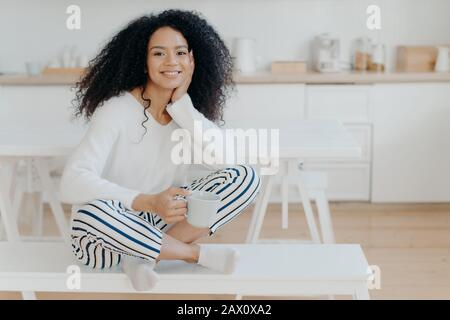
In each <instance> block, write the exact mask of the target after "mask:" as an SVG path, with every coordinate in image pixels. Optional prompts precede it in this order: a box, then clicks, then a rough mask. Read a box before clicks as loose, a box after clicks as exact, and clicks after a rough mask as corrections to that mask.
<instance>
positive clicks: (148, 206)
mask: <svg viewBox="0 0 450 320" xmlns="http://www.w3.org/2000/svg"><path fill="white" fill-rule="evenodd" d="M190 194H191V191H189V190H186V189H183V188H178V187H170V188H168V189H166V190H164V191H162V192H160V193H157V194H152V195H148V194H140V195H138V196H137V197H136V198H135V199H134V201H133V204H132V208H133V210H135V211H145V212H154V213H156V214H157V215H158V216H160V217H161V219H163V220H164V222H165V223H174V222H179V221H182V220H184V219H185V218H186V214H187V203H186V201H184V200H178V199H176V196H177V195H182V196H188V195H190Z"/></svg>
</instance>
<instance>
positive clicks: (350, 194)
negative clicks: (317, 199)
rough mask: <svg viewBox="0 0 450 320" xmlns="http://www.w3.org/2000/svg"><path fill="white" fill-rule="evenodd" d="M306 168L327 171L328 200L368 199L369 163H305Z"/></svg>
mask: <svg viewBox="0 0 450 320" xmlns="http://www.w3.org/2000/svg"><path fill="white" fill-rule="evenodd" d="M308 169H309V170H315V171H323V172H326V173H327V176H328V190H327V196H328V198H329V199H330V200H370V170H371V165H370V163H365V162H347V163H337V162H323V163H319V162H316V163H314V162H311V163H305V170H308Z"/></svg>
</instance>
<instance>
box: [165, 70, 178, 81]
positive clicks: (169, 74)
mask: <svg viewBox="0 0 450 320" xmlns="http://www.w3.org/2000/svg"><path fill="white" fill-rule="evenodd" d="M161 73H162V74H163V76H165V77H166V78H170V79H174V78H177V77H178V76H179V75H180V74H181V71H163V72H161Z"/></svg>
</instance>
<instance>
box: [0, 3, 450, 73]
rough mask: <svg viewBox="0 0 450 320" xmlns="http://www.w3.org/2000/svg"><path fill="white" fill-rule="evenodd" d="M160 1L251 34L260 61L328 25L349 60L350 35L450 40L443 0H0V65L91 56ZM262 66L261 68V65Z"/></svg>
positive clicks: (288, 50) (301, 52)
mask: <svg viewBox="0 0 450 320" xmlns="http://www.w3.org/2000/svg"><path fill="white" fill-rule="evenodd" d="M70 4H77V5H79V6H80V7H81V10H82V29H81V30H78V31H69V30H67V29H66V18H67V14H66V13H65V11H66V8H67V6H68V5H70ZM370 4H377V5H379V6H380V7H381V10H382V12H381V13H382V30H381V31H376V32H375V31H369V30H367V28H366V18H367V15H366V12H365V11H366V8H367V6H368V5H370ZM166 8H183V9H195V10H198V11H200V12H202V13H203V14H204V15H205V16H206V18H207V19H208V20H209V21H210V22H211V23H212V24H213V25H214V26H216V27H217V29H218V31H219V33H220V34H221V35H222V36H223V37H224V38H225V39H226V40H227V41H228V42H230V39H232V38H233V37H236V36H251V37H254V38H256V39H257V41H258V49H259V53H260V54H261V55H262V57H263V61H264V66H267V63H268V62H269V61H271V60H277V59H298V58H309V55H310V50H309V44H310V41H311V39H312V38H313V37H314V36H315V35H316V34H318V33H321V32H333V33H334V34H336V35H337V36H339V37H340V38H341V40H342V43H341V47H342V48H341V49H342V50H341V51H342V59H343V60H349V58H350V52H349V45H350V41H351V40H352V39H354V38H356V37H359V36H362V35H371V36H373V37H374V38H376V39H379V40H380V41H382V42H384V43H386V44H387V45H388V48H389V52H388V59H389V60H388V67H390V66H392V63H393V57H394V56H393V54H394V50H393V49H394V46H395V45H398V44H432V45H434V44H443V43H446V44H450V17H449V12H450V1H449V0H297V1H296V0H282V1H276V0H270V1H269V0H259V1H258V0H226V1H225V0H223V1H221V0H209V1H208V0H185V1H182V0H178V1H175V0H158V1H156V0H131V1H107V0H95V1H88V0H75V1H74V0H70V1H67V0H36V1H31V0H0V71H2V72H5V71H10V72H24V71H25V68H24V62H25V61H28V60H40V61H41V62H44V63H45V62H47V61H48V60H49V59H51V58H53V57H55V56H57V55H58V54H59V53H60V52H61V50H62V48H63V47H64V46H65V45H76V46H77V47H78V48H79V49H80V50H81V51H83V52H84V53H86V54H88V55H89V56H92V55H93V54H94V53H95V52H96V50H98V48H99V46H101V44H102V43H104V41H106V40H107V39H108V37H110V36H111V35H112V34H113V33H114V32H115V31H117V30H118V28H120V27H121V26H123V25H124V24H125V23H126V22H127V21H128V20H130V19H131V18H133V17H135V16H138V15H141V14H144V13H146V12H150V11H160V10H163V9H166ZM264 66H263V67H264Z"/></svg>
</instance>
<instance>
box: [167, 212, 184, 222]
mask: <svg viewBox="0 0 450 320" xmlns="http://www.w3.org/2000/svg"><path fill="white" fill-rule="evenodd" d="M186 214H187V208H179V209H173V210H171V211H170V214H169V215H168V216H167V217H166V222H167V223H173V222H179V221H182V220H184V219H186Z"/></svg>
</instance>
